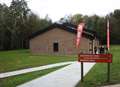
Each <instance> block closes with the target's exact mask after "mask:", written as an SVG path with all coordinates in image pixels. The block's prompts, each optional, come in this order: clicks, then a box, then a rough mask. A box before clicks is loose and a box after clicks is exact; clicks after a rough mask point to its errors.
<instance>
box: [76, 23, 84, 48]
mask: <svg viewBox="0 0 120 87" xmlns="http://www.w3.org/2000/svg"><path fill="white" fill-rule="evenodd" d="M84 25H85V24H84V23H80V24H79V25H78V28H77V38H76V48H78V47H79V45H80V39H81V36H82V32H83V28H84Z"/></svg>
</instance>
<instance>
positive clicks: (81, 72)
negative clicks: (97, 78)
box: [81, 62, 84, 82]
mask: <svg viewBox="0 0 120 87" xmlns="http://www.w3.org/2000/svg"><path fill="white" fill-rule="evenodd" d="M83 71H84V69H83V62H81V82H83V81H84V79H83V73H84V72H83Z"/></svg>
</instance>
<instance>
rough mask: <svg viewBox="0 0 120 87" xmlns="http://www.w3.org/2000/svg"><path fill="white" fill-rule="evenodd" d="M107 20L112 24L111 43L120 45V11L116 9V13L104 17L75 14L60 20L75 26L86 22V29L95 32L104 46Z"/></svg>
mask: <svg viewBox="0 0 120 87" xmlns="http://www.w3.org/2000/svg"><path fill="white" fill-rule="evenodd" d="M107 20H109V23H110V43H111V44H120V34H119V32H120V9H116V10H114V12H111V13H109V14H107V15H106V16H103V17H102V16H98V15H92V16H88V15H82V14H75V15H69V16H67V17H63V18H61V19H60V21H62V22H67V23H71V24H75V25H78V24H79V23H80V22H83V21H84V22H85V24H86V29H90V30H93V31H95V32H96V34H97V36H98V37H99V39H100V41H101V43H102V44H106V32H107Z"/></svg>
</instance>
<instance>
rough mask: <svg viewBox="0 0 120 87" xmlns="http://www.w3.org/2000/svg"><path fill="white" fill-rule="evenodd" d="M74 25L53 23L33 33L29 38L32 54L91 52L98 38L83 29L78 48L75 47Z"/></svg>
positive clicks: (97, 42) (97, 43)
mask: <svg viewBox="0 0 120 87" xmlns="http://www.w3.org/2000/svg"><path fill="white" fill-rule="evenodd" d="M76 27H77V26H72V25H70V24H57V23H55V24H53V25H50V26H49V27H47V28H46V29H43V30H41V31H38V32H35V33H33V35H32V36H31V38H30V45H29V46H30V51H31V53H33V54H49V55H73V54H78V53H93V52H94V47H95V46H97V45H99V40H98V39H97V38H96V37H95V35H94V33H93V32H91V31H87V30H86V29H84V31H83V35H82V38H81V42H80V48H78V49H77V48H76V47H75V40H76V33H77V31H76Z"/></svg>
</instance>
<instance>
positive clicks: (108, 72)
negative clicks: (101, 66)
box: [107, 63, 110, 82]
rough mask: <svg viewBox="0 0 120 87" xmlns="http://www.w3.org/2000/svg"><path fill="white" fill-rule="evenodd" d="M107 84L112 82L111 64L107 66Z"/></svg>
mask: <svg viewBox="0 0 120 87" xmlns="http://www.w3.org/2000/svg"><path fill="white" fill-rule="evenodd" d="M107 82H110V63H108V65H107Z"/></svg>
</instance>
